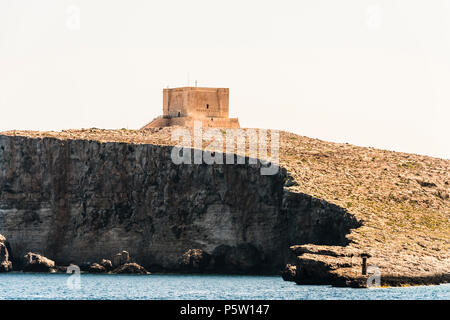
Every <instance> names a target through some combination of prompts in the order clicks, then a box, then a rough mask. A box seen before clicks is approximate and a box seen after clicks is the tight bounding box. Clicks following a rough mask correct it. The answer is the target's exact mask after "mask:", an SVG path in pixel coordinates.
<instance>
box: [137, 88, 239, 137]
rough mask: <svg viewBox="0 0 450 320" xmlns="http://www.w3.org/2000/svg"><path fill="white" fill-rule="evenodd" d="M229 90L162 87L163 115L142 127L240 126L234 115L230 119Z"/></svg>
mask: <svg viewBox="0 0 450 320" xmlns="http://www.w3.org/2000/svg"><path fill="white" fill-rule="evenodd" d="M228 114H229V89H228V88H200V87H181V88H171V89H164V90H163V115H162V116H159V117H157V118H155V119H153V121H151V122H150V123H148V124H147V125H145V126H144V127H143V128H142V129H147V128H156V127H170V126H185V127H192V126H194V121H201V122H202V125H203V126H204V127H215V128H239V127H240V126H239V120H238V119H237V118H229V117H228Z"/></svg>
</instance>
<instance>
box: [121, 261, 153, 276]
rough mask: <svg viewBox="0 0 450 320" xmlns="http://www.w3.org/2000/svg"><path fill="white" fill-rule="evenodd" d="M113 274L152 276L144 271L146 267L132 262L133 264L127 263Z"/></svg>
mask: <svg viewBox="0 0 450 320" xmlns="http://www.w3.org/2000/svg"><path fill="white" fill-rule="evenodd" d="M112 273H117V274H124V273H125V274H126V273H133V274H150V272H148V271H147V270H145V269H144V267H142V266H140V265H138V264H137V263H134V262H131V263H125V264H123V265H121V266H120V267H118V268H116V269H115V270H114V271H113V272H112Z"/></svg>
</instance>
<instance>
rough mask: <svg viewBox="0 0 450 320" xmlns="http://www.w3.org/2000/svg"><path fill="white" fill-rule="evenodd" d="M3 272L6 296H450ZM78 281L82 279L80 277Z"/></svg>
mask: <svg viewBox="0 0 450 320" xmlns="http://www.w3.org/2000/svg"><path fill="white" fill-rule="evenodd" d="M69 277H73V276H71V275H66V274H29V273H9V274H0V299H95V300H104V299H108V300H114V299H180V300H181V299H276V300H283V299H291V300H292V299H294V300H305V299H310V300H320V299H364V300H366V299H408V300H410V299H414V300H415V299H419V300H422V299H430V300H441V299H445V300H448V299H450V284H444V285H439V286H420V287H404V288H374V289H351V288H333V287H330V286H300V285H296V284H295V283H293V282H286V281H283V280H282V279H281V277H278V276H227V275H174V274H170V275H169V274H164V275H162V274H152V275H94V274H81V276H80V278H79V280H80V282H79V285H80V286H79V287H77V286H76V285H75V286H74V285H73V284H74V282H70V281H72V280H74V278H72V279H71V280H69V282H70V283H69V285H68V279H69ZM75 284H76V282H75Z"/></svg>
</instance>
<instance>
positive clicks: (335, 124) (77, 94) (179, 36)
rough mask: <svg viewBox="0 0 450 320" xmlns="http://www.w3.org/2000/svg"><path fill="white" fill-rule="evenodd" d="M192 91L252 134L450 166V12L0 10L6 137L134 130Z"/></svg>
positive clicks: (215, 4) (26, 0)
mask: <svg viewBox="0 0 450 320" xmlns="http://www.w3.org/2000/svg"><path fill="white" fill-rule="evenodd" d="M195 80H197V81H198V85H199V86H208V87H216V86H217V87H228V88H230V115H231V116H236V117H239V121H240V123H241V126H242V127H250V128H271V129H280V130H287V131H292V132H295V133H298V134H301V135H304V136H309V137H313V138H319V139H323V140H328V141H334V142H348V143H351V144H356V145H360V146H371V147H377V148H382V149H388V150H395V151H404V152H411V153H419V154H426V155H431V156H436V157H441V158H447V159H450V139H449V138H450V128H449V127H450V126H449V124H448V123H449V119H450V0H433V1H425V0H402V1H395V0H387V1H375V0H353V1H350V0H346V1H344V0H341V1H336V0H308V1H305V0H296V1H283V0H281V1H261V0H257V1H250V0H227V1H223V0H222V1H214V0H208V1H206V0H205V1H196V0H190V1H186V0H180V1H167V0H165V1H145V0H140V1H139V0H127V1H125V0H117V1H114V0H70V1H69V0H39V1H34V0H0V111H1V114H0V131H1V130H10V129H30V130H61V129H68V128H89V127H97V128H129V129H137V128H140V127H141V126H143V125H144V124H146V123H147V122H149V121H150V120H152V119H153V118H154V117H156V116H158V115H160V114H162V89H163V88H165V87H167V86H170V87H176V86H186V85H188V84H190V85H194V81H195Z"/></svg>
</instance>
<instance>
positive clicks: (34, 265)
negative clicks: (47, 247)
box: [23, 252, 55, 272]
mask: <svg viewBox="0 0 450 320" xmlns="http://www.w3.org/2000/svg"><path fill="white" fill-rule="evenodd" d="M24 260H25V261H24V266H23V271H25V272H51V271H52V269H54V268H55V262H54V261H53V260H50V259H48V258H46V257H44V256H41V255H40V254H37V253H33V252H28V253H27V254H26V255H25V256H24Z"/></svg>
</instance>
